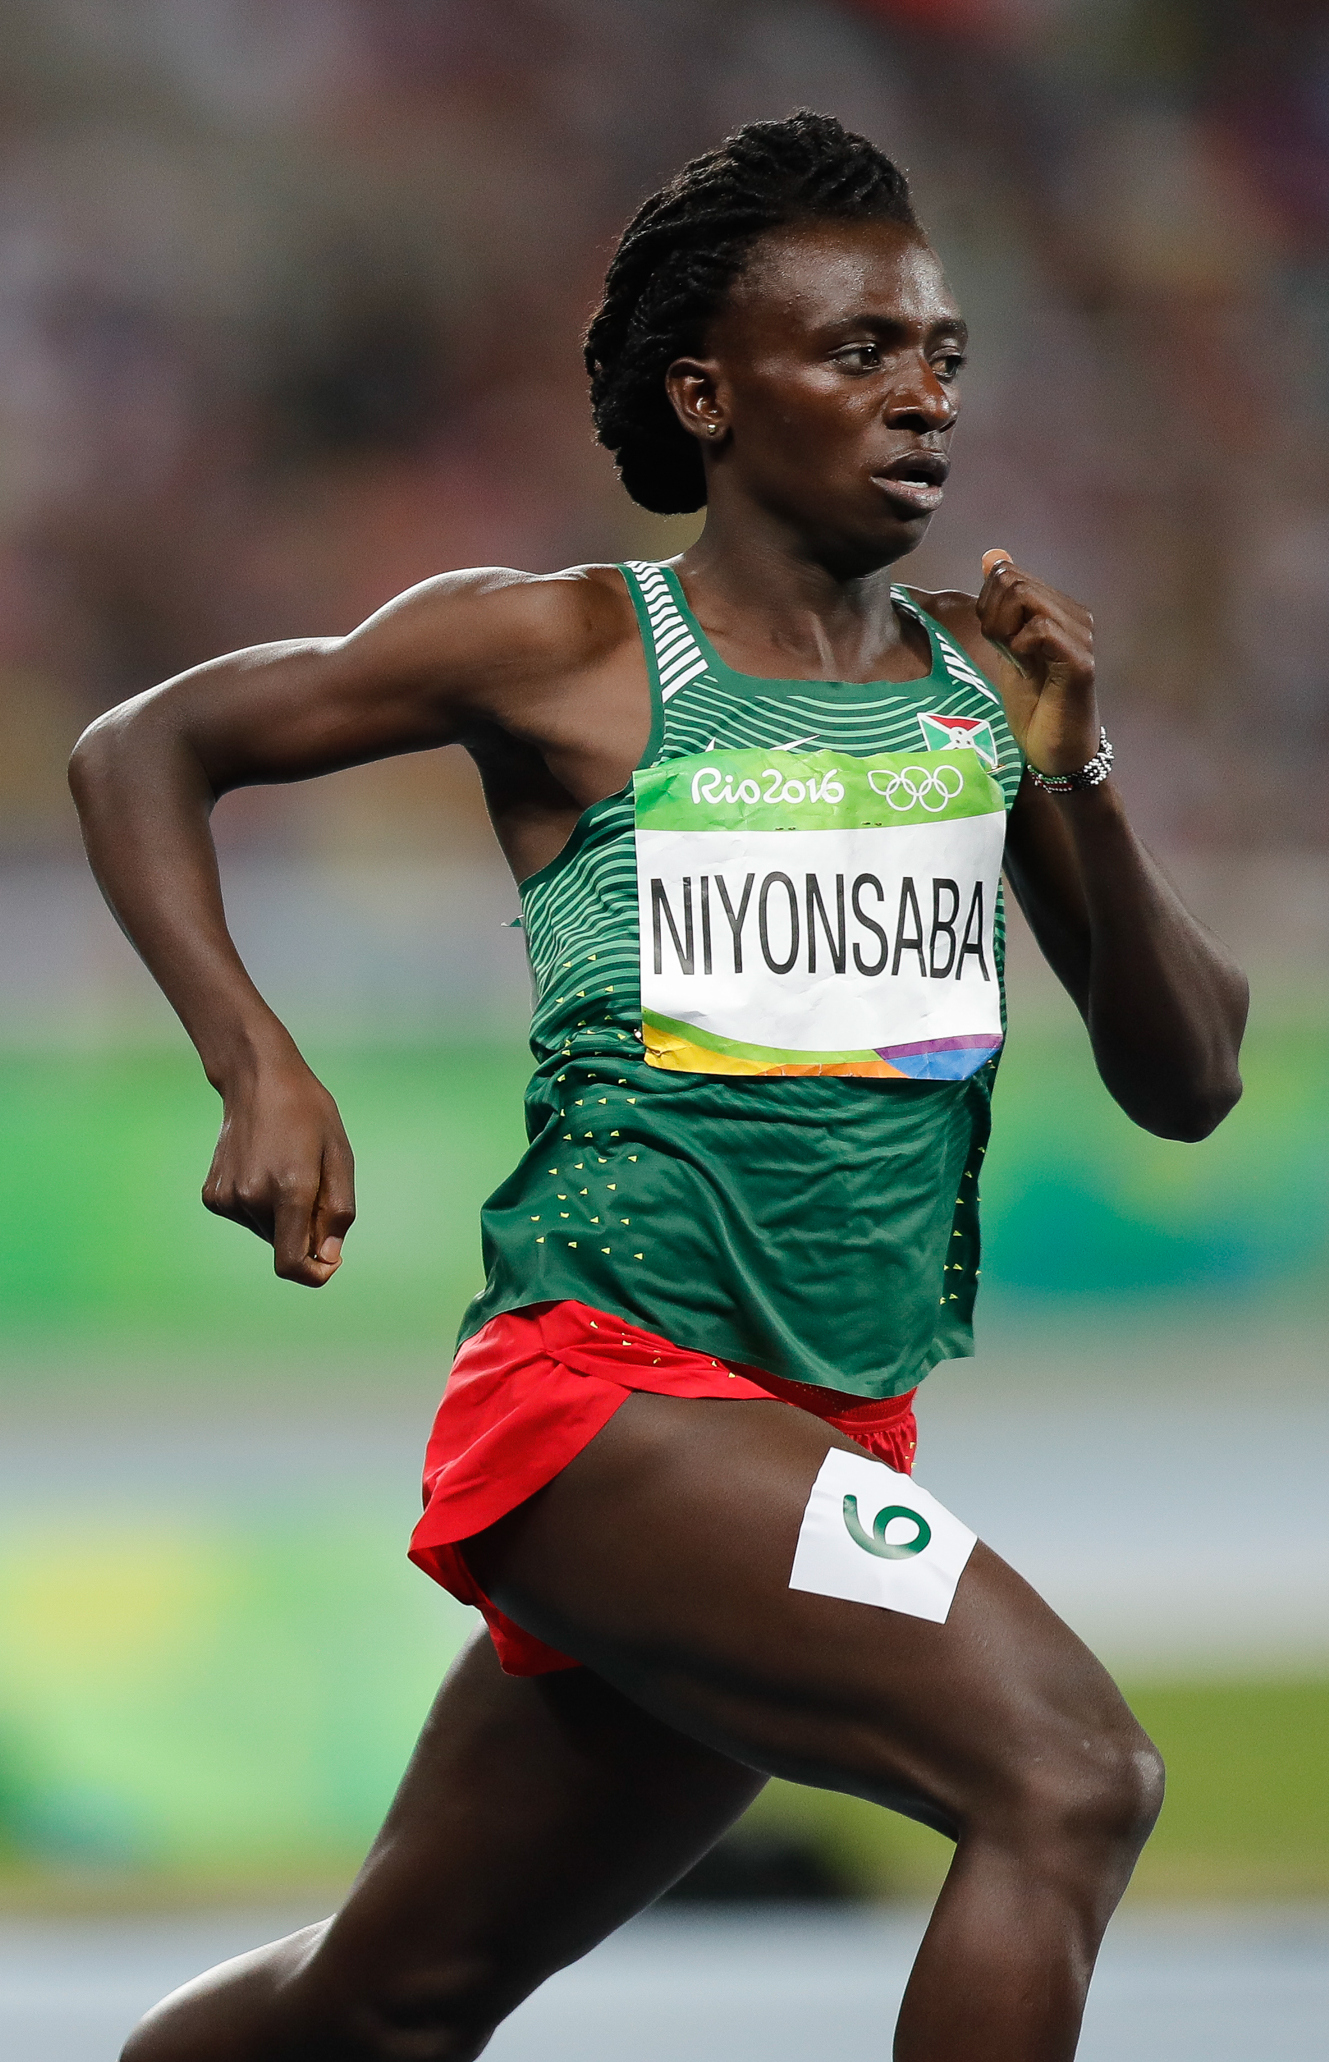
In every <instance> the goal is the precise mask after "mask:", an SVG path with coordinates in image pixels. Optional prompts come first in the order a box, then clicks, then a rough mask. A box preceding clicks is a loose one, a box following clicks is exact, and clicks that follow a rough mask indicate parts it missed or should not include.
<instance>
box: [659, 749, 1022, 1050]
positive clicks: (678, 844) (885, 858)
mask: <svg viewBox="0 0 1329 2062" xmlns="http://www.w3.org/2000/svg"><path fill="white" fill-rule="evenodd" d="M633 786H634V795H635V804H636V848H637V905H638V919H639V926H640V939H641V997H642V1036H643V1039H644V1041H645V1046H646V1058H647V1060H648V1061H649V1063H650V1064H651V1065H652V1066H654V1067H664V1068H669V1069H671V1070H674V1071H677V1072H682V1073H691V1074H867V1075H879V1076H880V1075H889V1076H896V1077H900V1076H904V1077H911V1078H913V1079H915V1080H924V1081H938V1080H940V1081H959V1080H964V1079H965V1078H966V1077H967V1076H968V1075H970V1074H974V1073H976V1072H977V1071H978V1069H979V1068H980V1067H981V1066H982V1065H983V1064H984V1063H985V1061H987V1060H989V1059H991V1057H992V1055H993V1054H994V1053H995V1052H996V1051H997V1050H998V1049H999V1047H1000V1045H1001V1041H1002V1028H1001V982H1000V978H999V975H998V968H997V961H996V953H995V925H996V913H997V892H998V883H999V881H1000V876H1001V862H1002V854H1003V852H1004V849H1005V842H1006V799H1005V796H1004V795H1003V793H1002V790H1001V788H1000V787H999V786H998V784H997V782H996V781H995V780H994V779H993V777H992V774H991V773H990V772H989V771H988V769H987V767H986V766H985V765H984V763H983V761H982V760H981V759H980V757H979V756H978V754H977V753H976V752H975V751H973V750H963V749H957V748H955V747H954V746H952V747H948V748H944V749H937V750H935V751H926V752H879V753H876V754H875V755H873V756H871V757H869V758H857V757H855V756H853V755H852V754H836V753H834V752H829V751H822V752H815V753H802V752H799V753H794V752H765V751H760V750H754V751H716V752H706V753H697V754H694V755H690V756H688V757H686V758H681V759H670V760H666V761H665V763H664V764H663V765H660V766H653V767H648V768H647V769H646V770H645V771H643V772H640V773H637V774H636V775H634V777H633Z"/></svg>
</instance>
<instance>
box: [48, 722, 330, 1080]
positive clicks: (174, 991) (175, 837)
mask: <svg viewBox="0 0 1329 2062" xmlns="http://www.w3.org/2000/svg"><path fill="white" fill-rule="evenodd" d="M70 786H71V788H72V790H73V793H74V798H75V801H76V803H77V805H78V812H79V817H80V820H81V823H82V827H83V837H84V842H85V844H86V846H87V852H88V858H89V861H90V863H91V866H92V870H93V872H94V874H95V875H96V877H97V881H98V884H99V886H100V887H101V890H102V893H103V894H104V895H105V897H106V900H107V902H108V903H109V905H110V907H111V909H112V911H113V912H114V914H115V916H116V919H117V921H118V922H119V924H120V926H121V928H122V930H123V931H124V932H125V935H126V936H127V937H128V938H129V940H130V941H131V943H132V944H133V945H134V947H135V948H136V950H137V951H138V953H139V954H140V956H141V958H142V959H143V961H144V962H145V964H146V965H147V967H148V969H149V971H150V972H151V973H152V975H153V976H154V978H155V979H156V981H157V982H158V984H159V986H160V987H161V988H162V990H163V991H164V993H165V995H166V996H167V998H168V1000H169V1001H170V1003H171V1005H172V1007H173V1008H174V1009H175V1011H176V1013H177V1015H178V1016H179V1017H180V1020H181V1022H182V1023H183V1024H184V1027H185V1029H186V1031H187V1032H188V1033H189V1036H190V1037H191V1039H192V1040H193V1042H194V1044H195V1046H196V1047H197V1049H198V1053H199V1057H200V1058H201V1060H202V1062H203V1066H204V1069H205V1071H206V1073H207V1075H208V1078H209V1080H210V1081H212V1082H213V1084H214V1086H217V1087H221V1086H222V1085H223V1083H224V1082H225V1081H226V1080H227V1079H228V1078H231V1077H233V1076H234V1075H235V1074H236V1073H237V1072H240V1071H243V1070H245V1069H246V1068H250V1067H253V1066H255V1065H257V1064H259V1063H260V1062H261V1061H262V1060H264V1059H268V1058H272V1057H274V1056H276V1055H278V1054H285V1055H287V1056H290V1055H292V1054H293V1052H294V1048H293V1047H292V1045H291V1042H290V1039H289V1037H288V1036H287V1034H286V1032H285V1031H284V1030H283V1028H282V1026H281V1024H280V1023H279V1022H278V1020H277V1018H276V1017H275V1016H274V1015H273V1013H272V1011H271V1010H270V1009H269V1008H268V1006H267V1004H266V1003H265V1002H264V1000H263V998H262V996H261V995H260V994H259V993H258V990H257V989H256V988H255V986H254V984H253V982H252V981H251V980H250V978H249V975H248V974H247V972H246V971H245V968H244V965H243V963H242V961H241V959H240V955H239V953H238V952H237V950H236V948H235V945H234V943H233V941H232V939H231V936H230V933H229V931H228V930H227V926H226V916H225V911H224V907H223V903H222V892H221V883H220V879H219V876H218V870H217V855H216V850H215V847H214V845H213V841H212V833H211V829H210V823H209V818H210V814H211V810H212V805H213V801H214V795H213V790H212V786H211V783H210V781H209V779H208V777H207V775H206V773H205V772H204V769H203V767H202V765H201V763H200V761H199V758H198V755H197V753H196V752H195V751H194V750H193V749H192V747H191V746H190V744H189V742H188V740H187V738H185V737H184V736H182V735H181V734H180V732H179V730H178V729H177V728H176V727H174V726H173V725H172V723H171V722H170V720H169V714H168V711H167V710H166V709H165V708H163V707H161V706H160V705H158V706H155V707H154V704H153V701H152V698H146V699H145V700H144V701H140V702H139V703H137V704H130V705H127V706H126V708H125V709H122V710H116V711H113V712H112V714H111V715H110V716H109V717H108V718H105V719H103V721H102V722H101V723H100V724H98V725H95V726H94V727H93V729H92V730H90V731H89V732H87V733H86V734H85V736H84V737H83V738H82V739H81V740H80V742H79V745H78V746H77V748H76V750H75V753H74V757H73V759H72V760H71V762H70Z"/></svg>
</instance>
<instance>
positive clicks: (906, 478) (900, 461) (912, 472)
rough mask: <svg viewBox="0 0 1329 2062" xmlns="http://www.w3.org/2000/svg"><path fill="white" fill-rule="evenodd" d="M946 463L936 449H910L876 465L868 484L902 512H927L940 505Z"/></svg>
mask: <svg viewBox="0 0 1329 2062" xmlns="http://www.w3.org/2000/svg"><path fill="white" fill-rule="evenodd" d="M949 471H950V465H949V462H948V461H947V460H946V459H944V458H943V457H942V456H941V454H940V452H937V451H911V452H909V453H907V454H906V456H905V457H903V458H896V459H893V460H892V462H891V464H890V465H883V466H879V467H878V468H877V470H876V471H875V472H874V473H873V475H872V483H873V485H874V486H875V487H879V488H880V489H881V491H882V493H883V494H884V495H885V496H886V499H887V500H888V501H890V502H892V503H893V504H894V505H895V507H896V508H898V509H899V510H900V511H901V512H902V513H904V512H906V511H907V512H908V514H909V515H911V516H922V515H931V514H932V513H933V511H934V510H935V509H938V508H940V507H941V497H942V494H943V493H944V491H945V487H946V475H947V473H948V472H949Z"/></svg>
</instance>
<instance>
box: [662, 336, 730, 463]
mask: <svg viewBox="0 0 1329 2062" xmlns="http://www.w3.org/2000/svg"><path fill="white" fill-rule="evenodd" d="M665 392H666V393H667V394H668V396H669V399H670V401H671V403H672V404H673V410H674V413H675V415H676V416H677V417H678V419H679V421H680V422H681V423H682V425H683V427H684V429H685V430H686V431H687V432H688V434H689V436H692V437H696V438H698V439H699V441H700V442H701V443H702V444H703V445H705V446H708V447H709V448H710V449H712V450H716V449H718V448H719V446H720V445H721V444H722V443H723V442H724V438H725V435H726V433H727V431H728V428H729V423H728V410H727V407H726V396H725V393H724V390H723V387H722V386H721V383H720V379H719V372H718V367H717V366H716V363H715V360H714V359H713V358H712V359H707V358H675V360H674V362H673V364H672V365H671V366H670V368H669V370H668V372H667V373H666V374H665Z"/></svg>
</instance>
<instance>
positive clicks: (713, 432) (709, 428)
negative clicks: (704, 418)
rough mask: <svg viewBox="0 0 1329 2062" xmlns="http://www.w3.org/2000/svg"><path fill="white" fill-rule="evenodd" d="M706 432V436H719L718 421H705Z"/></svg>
mask: <svg viewBox="0 0 1329 2062" xmlns="http://www.w3.org/2000/svg"><path fill="white" fill-rule="evenodd" d="M706 434H707V436H708V437H718V436H719V434H720V425H719V423H718V422H708V423H707V425H706Z"/></svg>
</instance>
